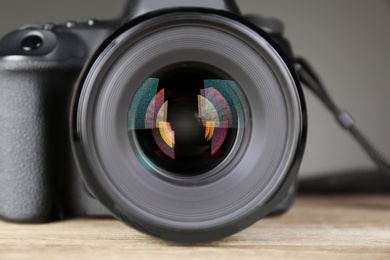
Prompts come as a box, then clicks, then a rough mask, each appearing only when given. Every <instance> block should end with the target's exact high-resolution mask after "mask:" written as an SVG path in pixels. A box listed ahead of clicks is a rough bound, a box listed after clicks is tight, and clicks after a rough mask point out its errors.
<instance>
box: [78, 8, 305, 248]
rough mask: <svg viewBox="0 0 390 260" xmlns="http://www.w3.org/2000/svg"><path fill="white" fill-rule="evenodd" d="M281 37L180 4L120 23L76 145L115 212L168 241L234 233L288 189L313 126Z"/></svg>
mask: <svg viewBox="0 0 390 260" xmlns="http://www.w3.org/2000/svg"><path fill="white" fill-rule="evenodd" d="M286 60H287V59H285V57H284V54H283V53H281V52H280V51H279V48H278V46H277V45H276V44H274V43H273V42H272V40H270V39H269V37H268V36H267V35H266V34H265V33H264V32H262V31H261V30H260V29H259V28H256V27H254V26H253V25H251V24H250V23H248V22H246V21H245V20H243V19H242V18H240V17H237V16H235V15H233V14H230V13H227V12H224V11H217V10H210V9H182V8H181V9H173V10H166V11H159V12H155V13H151V14H147V15H145V16H142V17H140V18H137V19H135V20H133V21H130V22H129V23H128V24H126V25H125V26H123V27H122V28H120V29H119V30H118V31H117V32H116V33H114V34H113V35H112V36H111V37H110V38H109V39H108V40H107V41H106V42H105V43H104V44H103V45H102V46H101V48H100V49H99V50H98V52H97V53H96V54H95V56H94V57H93V58H92V59H91V61H90V63H89V64H88V65H87V67H86V69H85V70H84V71H85V72H84V75H83V76H82V79H81V81H80V86H79V89H78V91H76V99H75V100H76V102H75V109H74V113H75V114H74V118H75V122H74V123H73V126H74V132H75V135H74V144H73V146H74V150H75V153H76V157H77V159H78V162H79V165H80V167H81V168H82V174H83V177H84V179H85V181H86V183H87V185H88V187H89V189H90V190H91V192H92V193H93V194H94V195H95V197H96V198H97V199H98V200H99V201H101V202H102V203H103V205H105V206H106V207H107V208H108V209H109V210H110V211H111V212H112V213H113V215H114V216H115V217H117V218H118V219H120V220H122V221H124V222H125V223H128V224H129V225H131V226H133V227H135V228H137V229H139V230H141V231H143V232H146V233H148V234H152V235H154V236H158V237H161V238H164V239H168V240H173V241H179V242H204V241H210V240H215V239H219V238H222V237H226V236H228V235H231V234H234V233H236V232H238V231H240V230H242V229H243V228H245V227H247V226H249V225H251V224H252V223H254V222H255V221H257V220H259V219H260V218H261V217H263V216H265V215H267V214H268V213H269V212H270V211H271V210H272V209H273V208H274V207H275V206H276V205H277V204H278V203H280V202H281V201H282V200H283V199H284V198H285V196H286V194H287V192H288V189H289V188H290V187H291V185H292V184H293V182H294V180H295V178H296V174H297V171H298V168H299V164H300V161H301V157H302V153H303V148H304V143H305V133H306V118H305V107H304V100H303V96H302V92H301V90H300V86H299V82H298V80H297V77H296V75H295V72H294V71H293V69H292V67H291V66H290V65H289V64H288V63H287V62H286Z"/></svg>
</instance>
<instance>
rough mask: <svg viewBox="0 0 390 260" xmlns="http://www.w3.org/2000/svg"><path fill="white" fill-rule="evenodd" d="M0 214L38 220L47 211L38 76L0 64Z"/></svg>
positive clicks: (18, 219)
mask: <svg viewBox="0 0 390 260" xmlns="http://www.w3.org/2000/svg"><path fill="white" fill-rule="evenodd" d="M0 79H1V80H0V92H1V95H0V216H2V217H3V218H5V219H7V220H11V221H16V222H44V221H47V220H48V218H49V215H50V213H51V206H52V196H51V190H50V185H49V182H50V181H49V174H47V173H48V169H47V168H48V165H49V163H48V151H47V149H46V147H47V138H46V137H45V136H46V135H47V116H46V113H45V112H44V108H45V104H44V103H45V98H44V94H43V93H42V82H41V80H42V79H43V77H42V76H41V75H40V74H39V73H36V72H34V71H31V70H29V69H26V70H23V69H13V68H7V67H4V66H1V64H0Z"/></svg>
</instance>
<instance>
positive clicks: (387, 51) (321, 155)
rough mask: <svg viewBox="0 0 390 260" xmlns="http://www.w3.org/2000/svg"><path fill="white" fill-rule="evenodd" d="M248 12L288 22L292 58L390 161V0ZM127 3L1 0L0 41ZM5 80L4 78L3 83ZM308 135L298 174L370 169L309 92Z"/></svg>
mask: <svg viewBox="0 0 390 260" xmlns="http://www.w3.org/2000/svg"><path fill="white" fill-rule="evenodd" d="M237 2H238V4H239V5H240V7H241V10H242V11H243V13H261V14H266V15H270V16H275V17H278V18H280V19H281V20H283V21H284V23H285V27H286V33H285V35H286V36H287V37H288V38H289V40H290V41H291V43H292V45H293V48H294V50H295V53H296V54H298V55H302V56H305V57H307V58H308V59H309V60H310V61H311V63H312V64H313V65H314V66H315V67H316V69H317V70H318V71H319V73H320V75H321V76H322V79H323V81H324V82H325V83H326V84H327V85H328V87H329V90H330V93H331V94H332V96H333V97H334V98H335V100H336V101H337V102H338V103H339V104H340V106H341V107H343V108H345V109H347V110H348V111H349V112H351V114H352V115H353V116H354V117H355V119H356V121H357V123H358V125H359V126H360V128H361V129H362V130H363V131H364V132H365V133H367V134H368V135H369V136H370V137H371V138H372V140H373V141H374V142H375V143H376V144H377V145H378V146H379V147H380V148H381V149H382V150H383V151H384V152H385V153H387V154H388V155H389V156H390V138H389V133H390V116H389V108H390V104H389V98H390V1H389V0H371V1H367V0H343V1H339V0H327V1H319V0H294V1H288V0H260V1H254V0H252V1H251V0H238V1H237ZM123 3H124V0H105V1H104V0H67V1H63V0H62V1H60V0H1V1H0V17H1V23H0V37H1V36H3V35H4V34H5V33H6V32H8V31H11V30H13V29H17V28H18V27H20V26H21V25H23V24H26V23H45V22H55V23H60V22H65V21H66V20H76V21H82V20H86V19H88V18H98V19H109V18H113V17H116V16H118V15H119V14H120V13H121V8H122V6H123ZM0 80H1V79H0ZM306 97H307V104H308V110H309V135H308V145H307V150H306V154H305V157H304V161H303V165H302V168H301V175H314V174H321V173H333V172H342V171H344V170H354V169H370V168H373V167H374V166H373V164H372V163H371V162H370V161H369V159H367V157H366V156H365V154H364V153H363V152H362V150H361V149H360V147H359V146H358V145H357V144H355V142H354V141H353V140H352V138H350V137H349V135H347V133H345V132H344V131H343V130H341V129H340V128H339V127H338V126H337V125H336V124H335V121H334V119H333V117H332V116H331V115H330V114H329V113H328V112H327V111H326V110H325V109H324V108H323V106H322V105H321V104H320V103H319V102H318V101H317V100H316V99H315V98H314V97H313V95H312V94H311V93H308V92H307V91H306Z"/></svg>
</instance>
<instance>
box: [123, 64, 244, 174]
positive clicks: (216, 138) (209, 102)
mask: <svg viewBox="0 0 390 260" xmlns="http://www.w3.org/2000/svg"><path fill="white" fill-rule="evenodd" d="M242 102H243V98H242V95H241V94H240V92H239V87H238V85H237V83H236V82H235V81H233V80H231V79H229V78H228V77H226V76H222V77H221V73H219V74H215V73H213V72H210V70H206V69H200V68H199V66H197V67H195V66H188V64H185V65H181V66H179V67H177V66H175V67H174V68H170V69H168V70H165V71H164V72H162V73H158V74H156V75H155V76H153V77H150V78H147V79H146V80H145V81H144V82H143V83H142V85H141V86H140V87H139V89H138V91H137V93H136V95H135V96H134V98H133V101H132V103H131V106H130V111H129V121H128V128H129V136H130V140H134V141H135V143H136V146H137V147H139V148H138V149H139V150H140V157H141V158H142V160H143V161H144V162H145V163H147V164H150V163H151V164H152V165H154V168H159V169H161V170H163V171H164V172H166V173H170V174H174V175H179V176H194V175H200V174H203V173H206V172H208V171H210V170H213V169H214V168H215V167H217V166H218V165H220V164H221V163H222V162H223V161H224V160H225V159H226V158H227V157H228V155H229V154H230V152H231V151H232V148H233V146H234V144H235V142H236V138H237V134H238V128H239V127H240V120H243V118H239V115H241V114H242V113H243V109H242ZM241 117H242V116H241ZM242 125H244V124H242Z"/></svg>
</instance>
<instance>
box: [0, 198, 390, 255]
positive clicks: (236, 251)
mask: <svg viewBox="0 0 390 260" xmlns="http://www.w3.org/2000/svg"><path fill="white" fill-rule="evenodd" d="M0 259H1V260H3V259H40V260H41V259H68V260H70V259H93V260H95V259H158V260H162V259H186V260H187V259H390V196H389V195H387V196H379V195H376V196H372V195H371V196H370V195H367V196H362V195H361V196H338V197H337V196H334V197H320V196H317V197H313V196H311V197H302V196H300V197H298V199H297V201H296V203H295V205H294V206H293V208H292V209H291V210H290V211H289V212H288V213H287V214H285V215H282V216H280V217H269V218H266V219H263V220H262V221H260V222H258V223H256V224H255V225H253V226H252V227H250V228H248V229H246V230H245V231H243V232H241V233H239V234H236V235H234V236H232V237H229V238H227V239H225V240H223V241H218V242H214V243H211V244H205V245H197V246H180V245H175V244H172V243H167V242H164V241H161V240H157V239H154V238H151V237H149V236H147V235H143V234H140V233H138V232H137V231H134V230H133V229H131V228H128V227H127V226H125V225H123V224H121V223H119V222H118V221H116V220H112V219H74V220H69V221H63V222H57V223H50V224H43V225H20V224H9V223H4V222H0Z"/></svg>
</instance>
